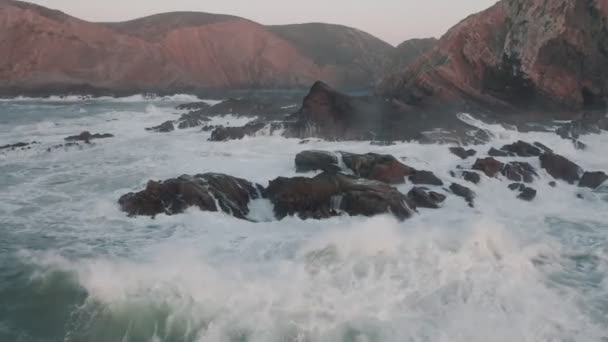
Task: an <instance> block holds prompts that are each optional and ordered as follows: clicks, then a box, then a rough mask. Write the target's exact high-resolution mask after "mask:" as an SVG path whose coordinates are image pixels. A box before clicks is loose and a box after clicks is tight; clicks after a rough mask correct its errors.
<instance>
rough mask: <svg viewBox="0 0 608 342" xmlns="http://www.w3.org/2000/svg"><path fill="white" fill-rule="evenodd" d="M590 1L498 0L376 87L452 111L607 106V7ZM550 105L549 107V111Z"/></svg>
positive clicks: (562, 111) (567, 113) (574, 110)
mask: <svg viewBox="0 0 608 342" xmlns="http://www.w3.org/2000/svg"><path fill="white" fill-rule="evenodd" d="M603 3H604V1H599V0H589V1H579V0H501V1H499V2H498V3H496V4H495V5H494V6H492V7H490V8H489V9H487V10H485V11H482V12H480V13H478V14H475V15H472V16H470V17H468V18H467V19H465V20H463V21H462V22H460V23H459V24H457V25H456V26H454V27H453V28H452V29H450V30H449V31H448V32H447V33H446V34H445V35H444V36H443V37H442V38H441V39H440V40H439V42H438V43H437V45H436V46H435V47H434V48H433V49H432V50H431V51H429V52H427V53H426V54H425V55H424V56H423V57H421V58H419V59H418V60H417V61H416V62H414V63H413V64H412V65H410V66H409V67H408V68H406V69H405V70H404V71H402V72H400V73H395V74H392V75H388V77H387V78H386V79H385V80H384V81H383V83H382V85H381V86H380V88H379V90H380V92H381V93H382V94H384V95H385V96H387V97H391V98H397V99H399V100H400V101H402V102H403V103H406V104H409V105H414V106H419V107H427V106H443V107H445V108H452V109H453V110H468V111H469V112H470V111H471V110H475V109H481V110H491V111H496V112H500V113H504V114H510V115H513V114H516V113H529V112H534V113H538V114H542V115H544V116H546V115H549V113H550V112H551V113H555V114H559V115H561V116H563V117H570V118H572V117H576V116H577V115H578V114H579V113H581V112H583V111H590V110H591V111H592V110H600V111H602V110H605V109H606V96H607V92H608V52H607V51H608V39H606V37H607V36H608V20H607V18H608V6H605V5H603ZM548 109H549V110H551V111H549V110H548Z"/></svg>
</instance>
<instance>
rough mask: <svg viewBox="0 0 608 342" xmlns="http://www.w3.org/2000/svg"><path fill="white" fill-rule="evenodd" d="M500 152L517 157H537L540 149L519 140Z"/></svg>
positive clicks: (504, 147)
mask: <svg viewBox="0 0 608 342" xmlns="http://www.w3.org/2000/svg"><path fill="white" fill-rule="evenodd" d="M501 150H502V151H506V152H508V153H509V154H514V155H516V156H519V157H538V156H540V155H541V153H542V152H541V150H540V148H538V147H536V146H534V145H532V144H529V143H527V142H525V141H521V140H519V141H517V142H515V143H513V144H511V145H505V146H503V147H502V148H501Z"/></svg>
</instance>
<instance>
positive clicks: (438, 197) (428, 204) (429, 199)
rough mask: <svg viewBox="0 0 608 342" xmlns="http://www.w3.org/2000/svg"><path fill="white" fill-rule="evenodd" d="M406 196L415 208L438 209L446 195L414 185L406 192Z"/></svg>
mask: <svg viewBox="0 0 608 342" xmlns="http://www.w3.org/2000/svg"><path fill="white" fill-rule="evenodd" d="M407 198H408V200H409V203H411V204H413V205H414V206H416V208H428V209H439V208H441V203H443V202H444V201H445V199H446V196H445V195H442V194H440V193H437V192H434V191H428V189H425V188H418V187H415V188H413V189H412V190H411V191H410V192H409V193H408V194H407Z"/></svg>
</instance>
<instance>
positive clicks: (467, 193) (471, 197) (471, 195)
mask: <svg viewBox="0 0 608 342" xmlns="http://www.w3.org/2000/svg"><path fill="white" fill-rule="evenodd" d="M450 190H451V191H452V193H454V195H456V196H458V197H462V198H464V199H465V200H466V201H467V203H469V206H471V207H473V205H474V201H475V192H473V190H471V189H469V188H467V187H466V186H462V185H460V184H458V183H452V185H450Z"/></svg>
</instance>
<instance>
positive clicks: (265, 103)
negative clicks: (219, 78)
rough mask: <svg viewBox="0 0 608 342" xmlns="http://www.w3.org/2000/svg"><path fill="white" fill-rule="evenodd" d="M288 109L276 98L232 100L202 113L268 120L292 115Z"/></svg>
mask: <svg viewBox="0 0 608 342" xmlns="http://www.w3.org/2000/svg"><path fill="white" fill-rule="evenodd" d="M294 103H295V102H294ZM294 103H291V104H294ZM286 107H287V106H286V103H285V102H284V101H281V100H280V99H274V98H263V97H250V98H238V99H237V98H230V99H227V100H225V101H222V102H220V103H218V104H216V105H213V106H211V107H209V108H203V109H201V110H200V112H201V113H202V114H205V115H209V116H214V115H226V114H232V115H239V116H257V117H265V118H268V117H278V116H284V115H286V114H290V113H289V109H286Z"/></svg>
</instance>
